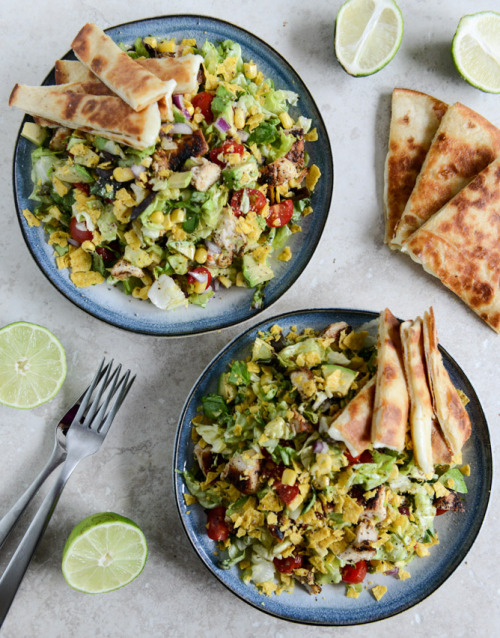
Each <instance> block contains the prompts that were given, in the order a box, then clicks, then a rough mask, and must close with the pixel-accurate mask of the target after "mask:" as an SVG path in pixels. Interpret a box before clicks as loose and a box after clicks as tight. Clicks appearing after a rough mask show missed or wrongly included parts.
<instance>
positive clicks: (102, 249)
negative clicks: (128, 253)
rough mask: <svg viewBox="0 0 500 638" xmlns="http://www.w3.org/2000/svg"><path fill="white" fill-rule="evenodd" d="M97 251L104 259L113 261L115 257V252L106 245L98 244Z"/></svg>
mask: <svg viewBox="0 0 500 638" xmlns="http://www.w3.org/2000/svg"><path fill="white" fill-rule="evenodd" d="M95 251H96V253H97V254H98V255H99V256H100V257H102V258H103V260H104V261H113V259H114V258H115V253H114V252H113V251H112V250H110V249H109V248H106V246H97V247H96V249H95Z"/></svg>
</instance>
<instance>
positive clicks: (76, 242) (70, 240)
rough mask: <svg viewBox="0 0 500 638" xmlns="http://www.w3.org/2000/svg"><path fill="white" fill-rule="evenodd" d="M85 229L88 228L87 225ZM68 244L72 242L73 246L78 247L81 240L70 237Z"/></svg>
mask: <svg viewBox="0 0 500 638" xmlns="http://www.w3.org/2000/svg"><path fill="white" fill-rule="evenodd" d="M80 230H81V229H80ZM85 230H87V228H86V227H85ZM68 244H71V245H72V246H76V247H78V246H80V242H79V241H76V239H73V237H68Z"/></svg>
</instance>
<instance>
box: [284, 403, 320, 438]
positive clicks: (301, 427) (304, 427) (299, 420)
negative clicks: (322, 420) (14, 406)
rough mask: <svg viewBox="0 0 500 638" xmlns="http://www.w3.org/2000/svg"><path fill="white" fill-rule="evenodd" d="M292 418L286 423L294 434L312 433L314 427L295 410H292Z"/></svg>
mask: <svg viewBox="0 0 500 638" xmlns="http://www.w3.org/2000/svg"><path fill="white" fill-rule="evenodd" d="M292 412H293V416H292V418H291V419H290V421H289V422H288V423H289V424H290V426H291V428H292V430H293V431H294V433H295V434H299V432H314V427H313V425H312V423H311V422H310V421H308V420H307V419H306V418H304V417H303V416H302V414H300V412H297V410H295V409H293V410H292Z"/></svg>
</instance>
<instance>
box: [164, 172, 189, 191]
mask: <svg viewBox="0 0 500 638" xmlns="http://www.w3.org/2000/svg"><path fill="white" fill-rule="evenodd" d="M192 177H193V174H192V173H191V171H185V172H183V173H172V175H170V176H169V178H168V179H167V186H168V188H187V187H188V186H189V184H190V183H191V178H192Z"/></svg>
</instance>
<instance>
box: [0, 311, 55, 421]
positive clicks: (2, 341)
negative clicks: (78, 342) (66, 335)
mask: <svg viewBox="0 0 500 638" xmlns="http://www.w3.org/2000/svg"><path fill="white" fill-rule="evenodd" d="M65 377H66V357H65V355H64V348H63V347H62V345H61V343H60V341H59V340H58V339H57V338H56V337H55V336H54V335H53V334H52V333H51V332H49V331H48V330H47V328H43V327H42V326H37V325H36V324H34V323H27V322H25V321H19V322H17V323H11V324H9V325H8V326H5V327H4V328H2V329H1V330H0V403H3V404H4V405H8V406H9V407H11V408H24V409H28V408H34V407H36V406H37V405H41V404H42V403H45V402H46V401H49V400H50V399H52V397H54V396H55V395H56V394H57V392H58V391H59V389H60V387H61V386H62V384H63V381H64V379H65Z"/></svg>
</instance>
